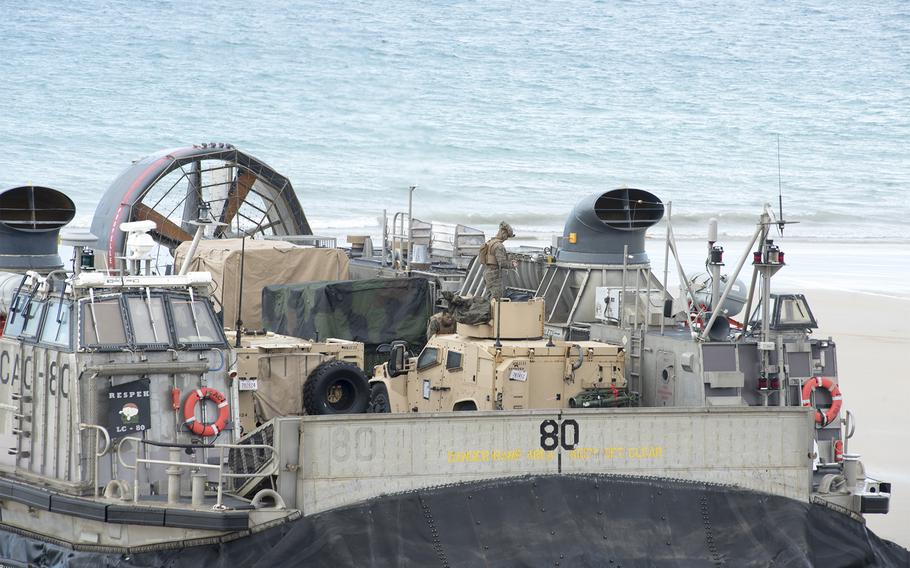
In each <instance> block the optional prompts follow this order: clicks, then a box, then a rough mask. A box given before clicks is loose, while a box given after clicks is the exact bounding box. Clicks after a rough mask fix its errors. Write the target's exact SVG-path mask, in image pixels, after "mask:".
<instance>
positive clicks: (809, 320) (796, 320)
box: [776, 296, 816, 327]
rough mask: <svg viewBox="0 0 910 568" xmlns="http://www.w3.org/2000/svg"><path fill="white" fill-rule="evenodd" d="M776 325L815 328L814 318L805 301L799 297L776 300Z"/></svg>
mask: <svg viewBox="0 0 910 568" xmlns="http://www.w3.org/2000/svg"><path fill="white" fill-rule="evenodd" d="M777 304H778V305H777V309H778V310H779V311H778V318H777V322H776V323H777V325H780V326H792V327H815V325H816V324H815V318H814V317H812V312H811V311H810V310H809V305H808V303H807V302H806V299H805V298H803V297H801V296H781V297H780V298H778V300H777Z"/></svg>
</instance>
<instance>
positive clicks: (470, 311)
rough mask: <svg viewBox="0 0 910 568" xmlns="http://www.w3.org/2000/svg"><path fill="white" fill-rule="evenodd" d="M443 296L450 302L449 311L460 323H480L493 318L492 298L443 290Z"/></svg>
mask: <svg viewBox="0 0 910 568" xmlns="http://www.w3.org/2000/svg"><path fill="white" fill-rule="evenodd" d="M442 297H443V298H445V299H446V301H447V302H448V303H449V311H450V312H452V315H454V316H455V321H456V322H458V323H465V324H469V325H480V324H484V323H487V322H488V321H490V320H491V319H493V314H492V313H491V311H490V310H491V306H490V300H487V299H484V298H465V297H462V296H458V295H455V294H452V293H451V292H443V293H442Z"/></svg>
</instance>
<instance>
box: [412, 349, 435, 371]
mask: <svg viewBox="0 0 910 568" xmlns="http://www.w3.org/2000/svg"><path fill="white" fill-rule="evenodd" d="M438 362H439V349H437V348H435V347H424V348H423V351H421V352H420V356H419V357H418V358H417V370H421V369H426V368H427V367H432V366H433V365H435V364H436V363H438Z"/></svg>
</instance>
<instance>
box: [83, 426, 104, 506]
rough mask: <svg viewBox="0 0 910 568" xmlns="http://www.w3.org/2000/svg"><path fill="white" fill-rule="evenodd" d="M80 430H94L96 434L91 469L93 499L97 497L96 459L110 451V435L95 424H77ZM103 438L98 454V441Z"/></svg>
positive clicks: (102, 427)
mask: <svg viewBox="0 0 910 568" xmlns="http://www.w3.org/2000/svg"><path fill="white" fill-rule="evenodd" d="M82 430H94V431H95V432H97V434H95V459H94V460H93V462H94V463H93V464H92V468H93V470H94V471H93V473H92V485H93V486H94V489H95V497H98V458H100V457H103V456H104V454H106V453H107V452H108V450H110V449H111V435H110V434H108V433H107V428H105V427H104V426H99V425H97V424H84V423H80V424H79V431H80V432H81V431H82ZM102 435H103V436H104V448H102V450H101V451H100V452H99V451H98V441H99V440H100V439H101V436H102Z"/></svg>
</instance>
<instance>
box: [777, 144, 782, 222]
mask: <svg viewBox="0 0 910 568" xmlns="http://www.w3.org/2000/svg"><path fill="white" fill-rule="evenodd" d="M777 205H778V207H779V211H780V215H779V216H778V217H777V230H778V232H780V234H781V236H783V234H784V192H783V189H782V188H781V181H780V134H778V135H777Z"/></svg>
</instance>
